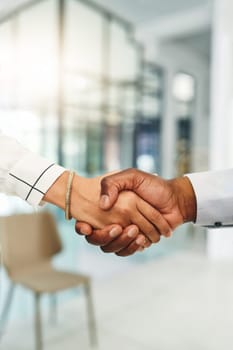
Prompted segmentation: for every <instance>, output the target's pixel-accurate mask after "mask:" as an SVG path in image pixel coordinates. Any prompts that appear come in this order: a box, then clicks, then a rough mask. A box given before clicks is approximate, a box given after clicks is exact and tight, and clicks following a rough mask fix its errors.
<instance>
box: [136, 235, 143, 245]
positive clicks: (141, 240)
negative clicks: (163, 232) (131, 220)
mask: <svg viewBox="0 0 233 350" xmlns="http://www.w3.org/2000/svg"><path fill="white" fill-rule="evenodd" d="M136 243H137V245H143V244H145V237H142V236H141V237H138V238H137V239H136Z"/></svg>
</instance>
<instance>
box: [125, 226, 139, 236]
mask: <svg viewBox="0 0 233 350" xmlns="http://www.w3.org/2000/svg"><path fill="white" fill-rule="evenodd" d="M137 234H138V230H137V229H136V228H133V227H132V228H131V229H129V231H128V232H127V236H128V237H130V238H134V237H136V236H137Z"/></svg>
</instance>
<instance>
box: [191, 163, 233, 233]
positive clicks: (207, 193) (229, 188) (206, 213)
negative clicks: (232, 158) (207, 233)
mask: <svg viewBox="0 0 233 350" xmlns="http://www.w3.org/2000/svg"><path fill="white" fill-rule="evenodd" d="M185 176H187V177H188V178H189V180H190V181H191V183H192V186H193V189H194V192H195V195H196V200H197V219H196V224H198V225H202V226H215V227H218V226H224V225H229V224H232V223H233V214H232V208H233V182H232V178H233V169H228V170H224V171H210V172H201V173H194V174H186V175H185Z"/></svg>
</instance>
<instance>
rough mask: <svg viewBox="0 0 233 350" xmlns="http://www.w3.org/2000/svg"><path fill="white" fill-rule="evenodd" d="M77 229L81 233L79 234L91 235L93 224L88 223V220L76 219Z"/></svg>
mask: <svg viewBox="0 0 233 350" xmlns="http://www.w3.org/2000/svg"><path fill="white" fill-rule="evenodd" d="M75 231H76V232H77V233H78V234H79V235H84V236H87V235H91V234H92V232H93V228H92V227H91V225H89V224H87V223H86V222H79V221H76V223H75Z"/></svg>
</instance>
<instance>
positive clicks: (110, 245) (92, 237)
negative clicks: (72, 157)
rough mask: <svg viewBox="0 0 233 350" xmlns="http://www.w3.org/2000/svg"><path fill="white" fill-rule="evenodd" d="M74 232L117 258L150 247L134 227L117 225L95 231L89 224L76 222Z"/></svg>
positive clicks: (148, 242) (147, 241)
mask: <svg viewBox="0 0 233 350" xmlns="http://www.w3.org/2000/svg"><path fill="white" fill-rule="evenodd" d="M75 230H76V232H77V233H78V234H80V235H84V236H85V238H86V240H87V242H89V243H91V244H94V245H99V246H101V250H102V251H104V252H105V253H115V254H116V255H118V256H129V255H132V254H134V253H135V252H136V251H143V250H144V248H148V247H149V246H150V245H151V243H150V241H149V240H147V239H145V236H144V235H142V234H139V230H138V227H137V226H135V225H130V226H128V227H126V228H125V229H122V227H121V226H119V225H109V226H106V227H105V228H103V229H96V230H95V229H93V228H92V227H91V226H90V225H89V224H86V223H83V222H78V221H77V222H76V225H75Z"/></svg>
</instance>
